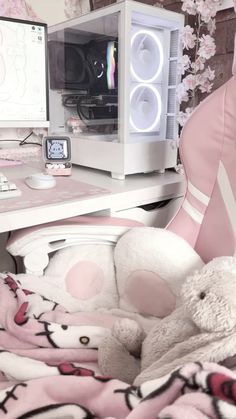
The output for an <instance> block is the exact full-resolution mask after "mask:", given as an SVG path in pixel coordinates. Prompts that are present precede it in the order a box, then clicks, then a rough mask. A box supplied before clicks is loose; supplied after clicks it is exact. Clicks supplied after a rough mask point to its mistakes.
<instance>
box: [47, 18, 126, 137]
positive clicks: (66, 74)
mask: <svg viewBox="0 0 236 419" xmlns="http://www.w3.org/2000/svg"><path fill="white" fill-rule="evenodd" d="M118 26H119V13H112V14H110V15H107V16H102V17H100V18H97V19H92V20H88V21H87V22H82V23H81V22H79V19H76V23H74V24H73V20H71V21H68V27H67V28H66V29H64V30H59V31H55V32H53V33H51V34H50V35H49V42H48V49H49V75H50V93H51V94H50V96H51V111H52V113H53V117H52V118H51V119H52V127H51V131H53V132H60V131H63V132H68V133H72V134H73V133H74V134H78V133H79V134H80V138H87V137H89V138H93V139H98V140H103V141H118V131H119V129H118V128H119V123H118Z"/></svg>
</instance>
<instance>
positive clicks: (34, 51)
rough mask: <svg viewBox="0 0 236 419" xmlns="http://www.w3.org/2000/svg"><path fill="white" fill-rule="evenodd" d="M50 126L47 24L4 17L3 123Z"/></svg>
mask: <svg viewBox="0 0 236 419" xmlns="http://www.w3.org/2000/svg"><path fill="white" fill-rule="evenodd" d="M47 126H49V114H48V85H47V25H46V24H44V23H38V22H30V21H24V20H19V19H11V18H5V17H0V127H2V128H3V127H4V128H8V127H16V128H17V127H32V128H34V127H47Z"/></svg>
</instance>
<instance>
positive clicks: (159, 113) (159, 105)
mask: <svg viewBox="0 0 236 419" xmlns="http://www.w3.org/2000/svg"><path fill="white" fill-rule="evenodd" d="M140 88H147V89H150V90H151V91H152V92H153V93H154V94H155V97H156V100H157V109H158V112H157V116H156V119H155V121H154V122H153V123H152V125H151V126H150V127H148V128H144V129H140V128H138V127H137V126H136V125H135V124H134V122H133V119H132V116H131V115H130V125H132V127H133V128H134V130H135V131H137V132H150V131H152V129H153V128H154V127H155V126H156V125H157V124H158V122H159V120H160V117H161V112H162V102H161V96H160V93H159V92H158V90H157V89H155V88H154V87H153V86H152V85H149V84H146V83H142V84H141V85H140V84H139V85H138V86H136V87H135V88H134V89H133V90H132V92H131V94H130V103H131V101H132V98H133V95H134V93H135V92H136V91H137V90H138V89H140Z"/></svg>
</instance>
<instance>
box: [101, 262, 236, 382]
mask: <svg viewBox="0 0 236 419" xmlns="http://www.w3.org/2000/svg"><path fill="white" fill-rule="evenodd" d="M181 300H182V305H180V306H179V307H178V308H177V309H176V310H175V311H174V312H173V313H172V314H171V315H169V316H168V317H166V318H164V319H163V320H161V321H158V322H157V324H156V325H154V326H153V328H152V329H151V330H150V332H149V333H148V334H147V336H146V337H144V334H143V332H142V330H141V328H140V327H139V325H138V324H137V323H136V322H135V321H133V320H129V319H120V320H118V321H116V322H115V324H114V326H113V329H112V334H111V335H108V336H107V337H106V338H104V340H103V342H102V344H101V345H100V347H99V351H98V361H99V367H100V370H101V372H102V373H103V374H105V375H108V376H112V377H113V378H118V379H120V380H122V381H125V382H128V383H133V382H134V384H135V385H140V384H142V383H144V382H146V381H148V380H152V379H156V378H159V377H161V376H163V375H166V374H168V373H170V372H171V371H172V370H173V369H175V368H177V367H180V366H182V365H183V364H185V363H187V362H195V361H199V362H203V361H209V362H220V363H223V362H226V360H227V358H229V357H233V356H234V355H235V354H236V258H234V257H221V258H216V259H213V261H211V262H210V263H208V264H207V265H205V266H204V267H203V268H202V269H201V270H200V271H196V272H195V273H194V274H193V275H191V276H189V277H188V278H187V279H186V280H185V282H184V283H183V286H182V289H181ZM138 355H140V358H138V357H137V356H138ZM235 362H236V361H235Z"/></svg>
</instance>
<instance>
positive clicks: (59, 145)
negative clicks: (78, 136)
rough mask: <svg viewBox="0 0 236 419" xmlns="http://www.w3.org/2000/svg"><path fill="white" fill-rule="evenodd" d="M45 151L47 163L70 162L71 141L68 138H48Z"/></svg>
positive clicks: (45, 142)
mask: <svg viewBox="0 0 236 419" xmlns="http://www.w3.org/2000/svg"><path fill="white" fill-rule="evenodd" d="M44 149H45V157H46V160H47V161H68V160H70V139H69V138H67V137H64V138H60V137H58V138H56V137H47V138H46V139H45V141H44Z"/></svg>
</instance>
